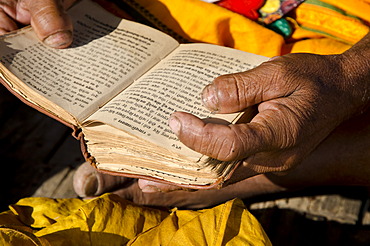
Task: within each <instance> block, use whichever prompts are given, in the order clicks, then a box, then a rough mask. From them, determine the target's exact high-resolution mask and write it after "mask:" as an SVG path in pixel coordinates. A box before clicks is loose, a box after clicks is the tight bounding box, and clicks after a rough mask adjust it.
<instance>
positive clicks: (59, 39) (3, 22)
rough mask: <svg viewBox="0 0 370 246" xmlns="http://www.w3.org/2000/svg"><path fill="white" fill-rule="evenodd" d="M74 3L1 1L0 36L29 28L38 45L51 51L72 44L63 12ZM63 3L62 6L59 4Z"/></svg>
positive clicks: (45, 0)
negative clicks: (22, 26)
mask: <svg viewBox="0 0 370 246" xmlns="http://www.w3.org/2000/svg"><path fill="white" fill-rule="evenodd" d="M74 1H75V0H67V1H62V0H40V1H33V0H3V1H1V2H0V34H4V33H7V32H11V31H14V30H16V29H18V27H19V25H28V24H31V25H32V26H33V28H34V30H35V32H36V34H37V36H38V37H39V39H40V40H41V41H43V42H44V43H45V44H46V45H48V46H50V47H53V48H65V47H67V46H69V45H70V44H71V43H72V31H73V27H72V22H71V20H70V18H69V16H68V15H67V14H66V12H65V9H66V8H67V7H69V6H70V5H71V4H72V3H73V2H74ZM62 2H63V4H62Z"/></svg>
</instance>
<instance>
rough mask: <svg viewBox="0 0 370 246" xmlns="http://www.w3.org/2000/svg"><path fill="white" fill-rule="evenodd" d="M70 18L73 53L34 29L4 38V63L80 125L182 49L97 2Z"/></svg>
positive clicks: (75, 10)
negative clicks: (51, 45) (50, 42)
mask: <svg viewBox="0 0 370 246" xmlns="http://www.w3.org/2000/svg"><path fill="white" fill-rule="evenodd" d="M69 13H70V15H71V16H72V18H73V24H74V42H73V44H72V46H71V47H70V48H67V49H52V48H48V47H46V46H44V45H43V44H42V43H40V42H39V41H38V39H37V38H36V36H35V33H34V32H33V31H32V29H28V30H24V31H23V32H21V33H20V34H16V35H12V36H5V37H4V38H3V40H2V42H1V43H0V54H1V58H0V59H1V62H2V64H3V65H5V67H6V68H7V69H8V70H10V72H12V73H13V74H14V75H15V76H17V77H18V78H19V79H20V80H21V81H23V82H24V83H25V84H26V85H27V86H29V87H30V88H32V90H33V91H35V92H37V93H38V94H39V95H41V96H43V97H45V98H47V99H48V100H50V101H52V102H53V103H55V104H57V105H58V106H60V107H62V108H63V109H64V110H66V111H67V112H68V113H70V114H72V115H73V116H74V117H75V118H77V120H78V121H79V122H81V121H82V120H83V119H85V118H86V117H87V116H89V115H90V114H91V113H92V112H94V111H95V110H97V109H98V108H99V107H101V106H102V105H104V104H105V103H106V102H107V101H108V100H109V99H111V98H112V97H113V96H114V95H116V94H117V93H119V92H120V91H122V90H123V89H124V88H126V87H127V86H128V85H130V84H131V83H132V82H133V81H134V80H135V79H136V78H137V77H139V76H140V75H141V74H142V73H144V72H145V71H147V70H148V69H149V68H151V67H152V66H153V65H154V64H156V63H157V62H158V61H160V60H161V59H162V58H163V57H164V56H166V55H167V54H168V53H169V52H170V51H172V50H173V49H174V48H175V47H177V46H178V43H177V42H176V41H175V40H174V39H172V38H171V37H170V36H168V35H166V34H163V33H161V32H159V31H157V30H155V29H152V28H149V27H147V26H144V25H141V24H138V23H134V22H130V21H126V20H121V19H120V18H117V17H115V16H113V15H112V14H110V13H108V12H106V11H105V10H104V9H102V8H101V7H100V6H98V5H97V4H96V3H93V2H91V1H87V0H85V1H83V2H81V3H79V4H77V5H76V6H74V7H73V8H72V9H71V10H70V11H69Z"/></svg>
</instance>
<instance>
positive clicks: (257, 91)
mask: <svg viewBox="0 0 370 246" xmlns="http://www.w3.org/2000/svg"><path fill="white" fill-rule="evenodd" d="M282 61H284V62H289V60H287V59H285V58H283V57H278V58H275V59H274V60H273V61H269V62H265V63H262V64H261V65H260V66H259V67H257V68H255V69H252V70H249V71H246V72H242V73H235V74H228V75H222V76H220V77H218V78H216V79H215V80H214V81H213V83H212V84H210V85H208V86H206V87H205V88H204V90H203V92H202V101H203V104H204V105H205V106H206V107H207V108H208V109H209V110H211V111H213V112H217V113H234V112H239V111H242V110H244V109H246V108H248V107H250V106H252V105H255V104H258V103H260V102H263V101H267V100H270V99H273V98H279V97H284V96H287V95H290V94H291V93H292V92H293V91H294V90H295V89H296V87H297V85H295V84H293V83H289V82H288V81H289V80H286V78H284V77H283V74H284V72H283V69H282V65H281V62H282ZM277 82H279V83H280V84H279V85H277ZM282 82H285V84H281V83H282Z"/></svg>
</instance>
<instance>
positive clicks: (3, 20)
mask: <svg viewBox="0 0 370 246" xmlns="http://www.w3.org/2000/svg"><path fill="white" fill-rule="evenodd" d="M16 29H18V26H17V24H16V23H15V22H14V21H13V20H12V19H11V18H10V17H9V16H8V15H7V14H6V13H5V12H4V11H3V10H2V9H0V35H2V34H5V33H7V32H11V31H14V30H16Z"/></svg>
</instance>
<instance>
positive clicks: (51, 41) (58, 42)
mask: <svg viewBox="0 0 370 246" xmlns="http://www.w3.org/2000/svg"><path fill="white" fill-rule="evenodd" d="M72 39H73V37H72V32H70V31H62V32H57V33H54V34H52V35H50V36H49V37H47V38H45V39H44V44H46V45H47V46H49V47H52V48H65V47H67V46H68V45H69V44H71V43H72Z"/></svg>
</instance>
